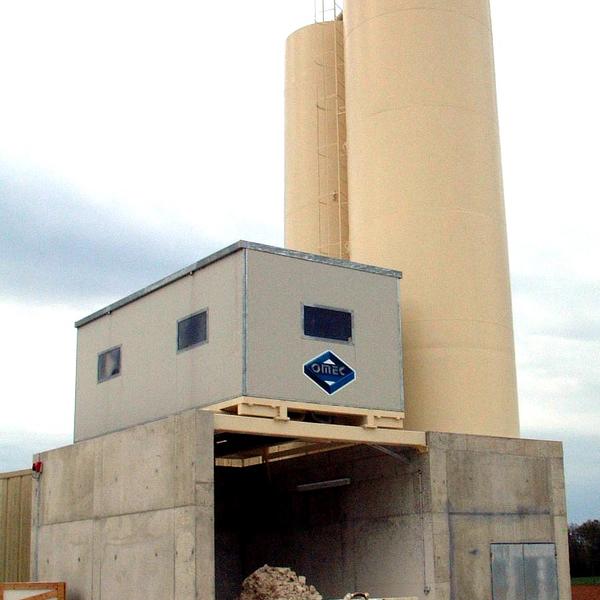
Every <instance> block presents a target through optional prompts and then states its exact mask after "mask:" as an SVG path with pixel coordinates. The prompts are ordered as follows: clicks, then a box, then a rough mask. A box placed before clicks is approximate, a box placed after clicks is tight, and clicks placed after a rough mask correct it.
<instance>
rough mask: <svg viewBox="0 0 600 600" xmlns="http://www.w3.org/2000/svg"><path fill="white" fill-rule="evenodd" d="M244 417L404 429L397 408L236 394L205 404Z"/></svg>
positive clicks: (402, 416)
mask: <svg viewBox="0 0 600 600" xmlns="http://www.w3.org/2000/svg"><path fill="white" fill-rule="evenodd" d="M207 410H211V411H213V412H223V413H227V414H233V415H238V416H244V417H264V418H270V419H274V420H275V421H306V420H307V419H308V420H309V422H316V423H322V424H327V425H353V426H359V427H364V428H366V429H377V428H382V429H404V413H403V412H400V411H391V410H378V409H368V408H355V407H351V406H335V405H331V404H313V403H310V402H293V401H290V400H273V399H271V398H256V397H253V396H240V397H238V398H233V399H231V400H226V401H224V402H218V403H217V404H213V405H211V406H209V407H207Z"/></svg>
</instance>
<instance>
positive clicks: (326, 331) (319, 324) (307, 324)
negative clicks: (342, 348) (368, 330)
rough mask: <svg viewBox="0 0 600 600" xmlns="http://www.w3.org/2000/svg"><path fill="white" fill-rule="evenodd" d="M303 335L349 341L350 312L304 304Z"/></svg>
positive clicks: (350, 338)
mask: <svg viewBox="0 0 600 600" xmlns="http://www.w3.org/2000/svg"><path fill="white" fill-rule="evenodd" d="M304 335H307V336H309V337H314V338H321V339H324V340H337V341H341V342H350V341H351V340H352V314H351V313H349V312H348V311H345V310H336V309H333V308H323V307H320V306H304Z"/></svg>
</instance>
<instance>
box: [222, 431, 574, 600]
mask: <svg viewBox="0 0 600 600" xmlns="http://www.w3.org/2000/svg"><path fill="white" fill-rule="evenodd" d="M428 445H429V452H428V453H427V454H423V455H412V456H411V457H410V462H409V463H408V464H406V463H403V462H401V461H400V460H398V459H394V458H390V457H388V456H386V455H383V454H381V453H379V452H377V451H375V450H373V449H370V448H364V447H355V448H351V449H346V450H340V451H336V452H331V453H324V454H321V455H313V456H311V457H306V458H302V459H297V460H293V461H284V462H279V463H273V464H271V465H269V467H268V468H266V467H264V466H263V467H253V468H251V469H245V470H223V469H217V474H216V488H215V489H216V491H215V507H216V561H217V562H216V572H217V600H233V599H234V597H235V595H236V594H237V593H239V583H240V582H241V581H242V580H243V578H244V577H246V576H247V575H248V574H249V573H250V572H252V570H254V569H255V568H257V567H259V566H261V565H262V564H264V563H268V564H271V565H274V566H291V567H292V568H293V569H295V570H297V572H298V573H301V574H303V575H305V576H306V577H307V580H308V581H309V582H310V583H313V584H314V585H315V586H316V587H317V589H318V590H319V591H320V592H321V593H322V594H323V595H324V597H334V598H335V597H337V598H341V597H343V596H344V594H346V593H347V592H349V591H359V590H360V591H368V592H369V593H370V594H371V595H372V596H374V597H382V596H383V597H385V596H416V597H418V598H421V599H426V598H427V599H429V600H431V599H435V600H449V599H452V600H480V599H482V600H483V599H491V597H492V590H491V567H490V544H492V543H502V542H512V543H515V542H516V543H521V542H522V543H526V542H550V543H555V544H556V550H557V566H558V576H559V584H560V599H561V600H569V599H570V579H569V565H568V548H567V520H566V514H565V498H564V480H563V467H562V449H561V444H560V443H557V442H540V441H532V440H517V439H502V438H490V437H475V436H465V435H451V434H438V433H430V434H428ZM344 477H348V478H350V479H351V484H350V485H349V486H346V487H339V488H334V489H324V490H318V491H313V492H304V493H301V492H298V491H297V489H296V486H297V485H299V484H302V483H311V482H315V481H323V480H328V479H337V478H344ZM426 589H428V590H429V592H428V593H426V592H425V590H426Z"/></svg>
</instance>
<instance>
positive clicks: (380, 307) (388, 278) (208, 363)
mask: <svg viewBox="0 0 600 600" xmlns="http://www.w3.org/2000/svg"><path fill="white" fill-rule="evenodd" d="M400 277H401V274H400V273H399V272H397V271H391V270H388V269H381V268H377V267H370V266H368V265H358V264H355V263H350V262H348V261H342V260H336V259H326V258H324V257H322V256H316V255H311V254H305V253H299V252H292V251H289V250H283V249H281V248H274V247H272V246H263V245H260V244H252V243H250V242H239V243H237V244H234V245H233V246H230V247H228V248H226V249H224V250H222V251H221V252H218V253H216V254H214V255H211V256H209V257H208V258H206V259H204V260H202V261H200V262H198V263H196V264H194V265H191V266H190V267H187V268H185V269H182V270H181V271H179V272H177V273H175V274H174V275H172V276H170V277H167V278H166V279H164V280H161V281H159V282H157V283H156V284H154V285H152V286H150V287H149V288H146V289H144V290H141V291H140V292H138V293H136V294H133V295H132V296H128V297H127V298H124V299H123V300H120V301H118V302H116V303H114V304H112V305H110V306H108V307H106V308H104V309H102V310H100V311H98V312H96V313H94V314H93V315H90V316H89V317H86V318H85V319H82V320H81V321H79V322H78V323H77V324H76V325H77V327H78V338H77V384H76V398H75V440H76V441H78V440H83V439H88V438H91V437H94V436H97V435H100V434H103V433H107V432H110V431H115V430H118V429H123V428H125V427H129V426H131V425H136V424H140V423H144V422H148V421H151V420H153V419H157V418H160V417H164V416H167V415H169V414H173V413H177V412H181V411H183V410H186V409H189V408H193V407H198V406H207V405H210V404H216V403H218V402H220V401H224V400H230V399H232V398H238V397H241V396H252V397H257V398H271V399H277V400H286V401H301V402H310V403H315V404H319V403H322V404H334V405H341V406H350V407H363V408H367V409H381V410H390V411H402V410H403V406H404V403H403V384H402V348H401V333H400V317H399V313H398V305H399V302H400V298H399V293H400V291H399V279H400ZM303 306H320V307H327V308H337V309H339V310H344V311H349V312H350V313H351V315H352V339H351V340H350V341H349V342H341V341H336V340H323V339H315V338H309V337H307V336H305V335H304V330H303V313H302V311H303ZM201 310H207V311H208V317H207V319H208V339H207V342H206V343H203V344H199V345H197V346H195V347H193V348H190V349H189V350H184V351H179V352H178V351H177V323H178V320H180V319H182V318H184V317H187V316H188V315H191V314H194V313H197V312H198V311H201ZM114 347H120V348H121V368H120V374H119V375H118V376H116V377H112V378H110V379H108V380H106V381H102V382H101V383H98V355H99V353H102V352H103V351H105V350H107V349H109V348H114ZM326 350H333V351H334V352H335V354H336V355H338V356H339V357H340V358H341V359H342V360H343V361H345V362H346V363H347V364H349V365H350V366H351V367H352V368H353V369H354V370H355V371H356V380H355V381H354V382H352V383H351V384H350V385H348V386H346V387H345V388H344V389H341V390H340V391H338V392H337V393H335V395H327V394H326V393H324V392H323V391H322V390H321V389H319V388H318V387H317V386H316V385H315V384H314V383H313V382H311V381H310V380H309V379H308V378H307V377H306V376H305V375H304V373H303V370H302V367H303V364H304V363H305V362H307V361H309V360H310V359H312V358H314V357H315V356H317V355H319V354H321V353H323V352H325V351H326Z"/></svg>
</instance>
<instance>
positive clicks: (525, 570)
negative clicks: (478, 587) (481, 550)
mask: <svg viewBox="0 0 600 600" xmlns="http://www.w3.org/2000/svg"><path fill="white" fill-rule="evenodd" d="M490 549H491V561H492V598H493V600H558V579H557V575H556V553H555V546H554V544H491V548H490Z"/></svg>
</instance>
